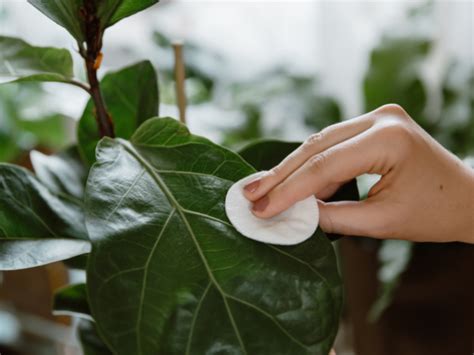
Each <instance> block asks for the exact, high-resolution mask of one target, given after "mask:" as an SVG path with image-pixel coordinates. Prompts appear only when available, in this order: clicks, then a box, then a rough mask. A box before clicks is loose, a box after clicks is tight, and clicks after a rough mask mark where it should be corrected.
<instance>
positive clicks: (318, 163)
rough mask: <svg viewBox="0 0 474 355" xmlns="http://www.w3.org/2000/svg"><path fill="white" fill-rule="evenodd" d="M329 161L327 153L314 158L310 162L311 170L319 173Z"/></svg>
mask: <svg viewBox="0 0 474 355" xmlns="http://www.w3.org/2000/svg"><path fill="white" fill-rule="evenodd" d="M326 161H327V154H326V153H325V152H322V153H319V154H316V155H314V156H312V157H311V158H310V159H309V161H308V167H309V170H311V171H313V172H319V171H322V170H323V167H324V165H325V164H326Z"/></svg>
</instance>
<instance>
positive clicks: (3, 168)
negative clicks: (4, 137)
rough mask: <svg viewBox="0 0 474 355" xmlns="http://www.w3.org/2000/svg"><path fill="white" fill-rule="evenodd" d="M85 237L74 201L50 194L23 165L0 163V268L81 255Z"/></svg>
mask: <svg viewBox="0 0 474 355" xmlns="http://www.w3.org/2000/svg"><path fill="white" fill-rule="evenodd" d="M54 239H56V240H54ZM65 239H76V240H70V241H68V240H65ZM81 239H82V240H81ZM86 239H87V232H86V230H85V225H84V215H83V209H82V206H81V205H80V204H79V203H78V202H77V201H76V200H74V199H71V198H69V197H68V196H62V195H56V194H54V193H52V192H51V191H49V190H48V189H47V188H46V187H45V186H44V185H43V184H41V183H40V182H39V181H38V180H37V179H36V178H35V177H34V176H33V175H32V174H31V173H30V172H28V171H27V170H25V169H23V168H20V167H18V166H15V165H10V164H0V269H12V268H13V267H14V268H26V267H33V266H38V265H42V264H46V263H49V262H53V261H57V260H60V259H68V258H71V257H73V256H75V255H80V254H84V253H86V252H88V249H89V248H88V243H87V242H85V241H84V240H86ZM56 243H57V244H56ZM61 252H63V257H61Z"/></svg>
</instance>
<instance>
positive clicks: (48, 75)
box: [0, 1, 73, 82]
mask: <svg viewBox="0 0 474 355" xmlns="http://www.w3.org/2000/svg"><path fill="white" fill-rule="evenodd" d="M43 2H44V1H43ZM0 76H4V77H9V78H12V81H14V82H20V81H56V82H69V81H70V80H71V79H72V77H73V66H72V57H71V54H70V53H69V51H68V50H66V49H61V48H53V47H35V46H32V45H30V44H28V43H26V42H25V41H23V40H21V39H18V38H13V37H6V36H0Z"/></svg>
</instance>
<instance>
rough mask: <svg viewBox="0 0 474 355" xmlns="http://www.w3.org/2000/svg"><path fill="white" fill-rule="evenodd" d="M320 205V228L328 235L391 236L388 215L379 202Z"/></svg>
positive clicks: (344, 202) (324, 203) (326, 203)
mask: <svg viewBox="0 0 474 355" xmlns="http://www.w3.org/2000/svg"><path fill="white" fill-rule="evenodd" d="M318 205H319V226H320V227H321V228H322V230H323V231H325V232H326V233H334V234H342V235H353V236H365V237H373V238H386V237H389V236H390V231H389V230H388V227H387V226H388V224H387V215H388V213H387V211H386V210H385V208H384V206H383V204H382V203H381V202H379V201H377V202H374V201H371V200H364V201H338V202H323V201H318Z"/></svg>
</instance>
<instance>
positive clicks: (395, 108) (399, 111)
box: [378, 104, 408, 117]
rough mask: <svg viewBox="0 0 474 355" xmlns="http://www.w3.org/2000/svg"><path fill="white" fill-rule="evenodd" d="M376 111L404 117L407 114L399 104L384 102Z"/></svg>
mask: <svg viewBox="0 0 474 355" xmlns="http://www.w3.org/2000/svg"><path fill="white" fill-rule="evenodd" d="M378 111H379V112H381V113H383V114H384V115H390V116H397V117H406V116H408V114H407V113H406V111H405V110H404V109H403V107H401V106H400V105H399V104H386V105H383V106H381V107H379V108H378Z"/></svg>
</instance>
